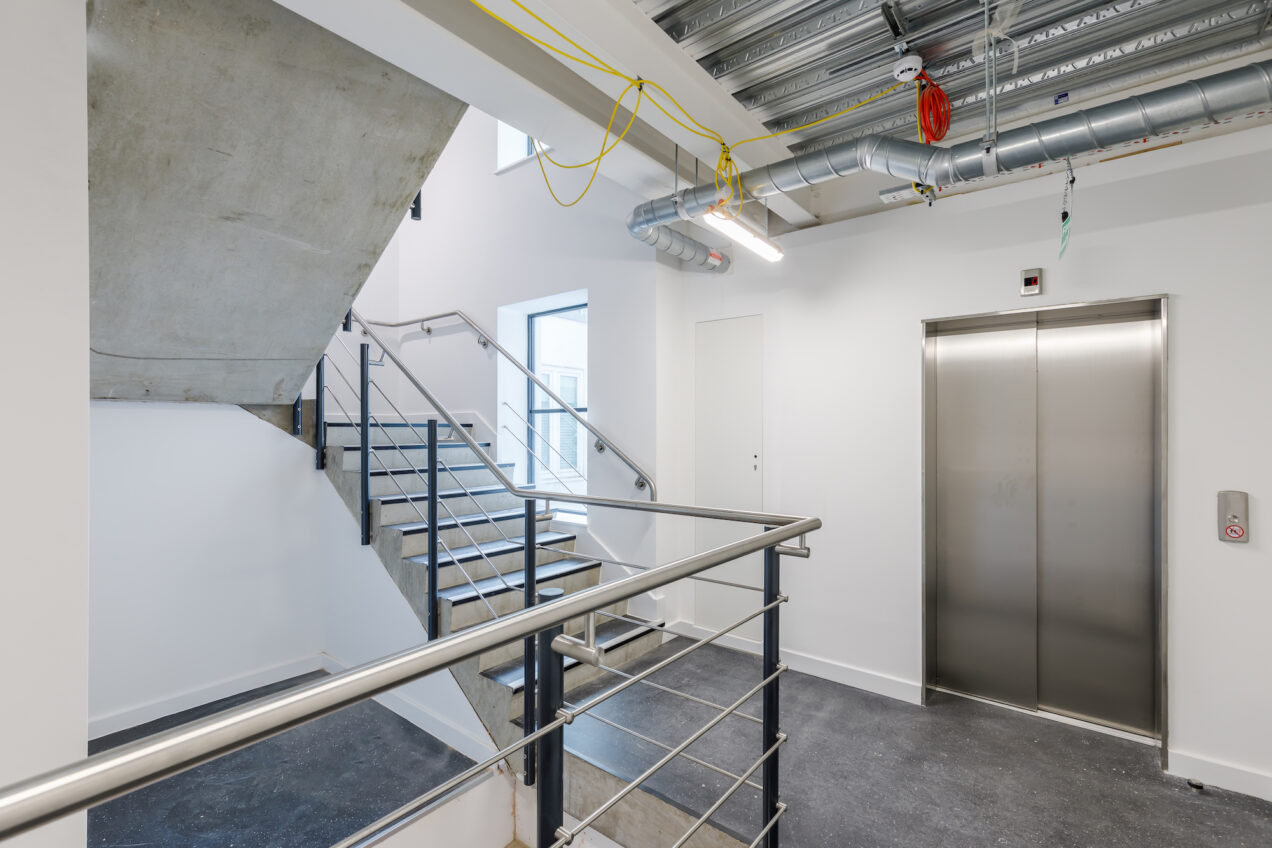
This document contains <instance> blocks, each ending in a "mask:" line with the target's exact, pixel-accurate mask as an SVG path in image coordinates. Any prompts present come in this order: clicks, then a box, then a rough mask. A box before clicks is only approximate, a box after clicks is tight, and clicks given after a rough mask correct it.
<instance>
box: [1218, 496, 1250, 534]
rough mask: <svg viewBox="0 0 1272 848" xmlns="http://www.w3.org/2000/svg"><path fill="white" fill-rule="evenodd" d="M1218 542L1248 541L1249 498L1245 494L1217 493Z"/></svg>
mask: <svg viewBox="0 0 1272 848" xmlns="http://www.w3.org/2000/svg"><path fill="white" fill-rule="evenodd" d="M1219 541H1221V542H1249V541H1250V496H1249V495H1248V494H1246V493H1245V492H1220V493H1219Z"/></svg>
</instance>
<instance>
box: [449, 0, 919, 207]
mask: <svg viewBox="0 0 1272 848" xmlns="http://www.w3.org/2000/svg"><path fill="white" fill-rule="evenodd" d="M469 2H471V3H472V4H473V5H474V6H476V7H477V8H478V9H480V10H481V11H483V12H485V13H486V14H487V15H489V16H490V17H492V18H494V19H495V20H496V21H499V22H500V23H501V24H503V25H504V26H506V27H508V28H509V29H511V30H512V31H513V32H515V33H517V34H518V35H520V36H522V37H523V38H525V39H526V40H528V41H530V42H532V43H534V44H537V45H539V46H540V47H542V48H543V49H545V50H549V51H551V52H553V53H556V54H557V55H559V56H562V57H564V58H566V59H570V60H571V61H574V62H578V63H579V64H580V65H583V66H584V67H587V68H591V69H592V70H595V71H599V72H601V73H603V74H608V75H610V76H615V77H618V78H619V79H622V80H624V81H626V82H627V84H628V85H627V87H626V88H625V89H623V92H622V93H621V94H620V95H619V96H618V99H617V100H615V101H614V109H613V111H612V112H611V113H610V120H609V124H608V125H607V126H606V128H605V135H604V136H603V137H602V140H601V152H600V153H599V154H597V155H596V156H595V157H594V158H592V159H589V160H588V161H586V162H580V163H579V164H577V165H564V164H562V163H560V162H557V161H556V160H554V159H553V158H552V157H551V156H549V155H548V154H547V152H546V151H544V150H542V149H541V146H540V145H539V142H538V141H537V140H535V141H534V152H535V158H536V159H537V160H538V162H539V171H540V172H541V173H542V174H543V180H544V183H545V184H546V185H547V187H548V193H549V194H551V195H552V199H553V200H555V201H556V202H557V203H559V204H561V205H562V206H573V205H575V204H576V203H578V202H579V201H580V200H582V199H583V197H584V196H586V194H587V193H588V191H589V190H590V189H591V187H592V183H593V182H594V181H595V180H596V175H597V174H598V173H599V171H600V166H601V161H602V160H603V159H604V158H605V157H606V156H608V155H609V154H610V153H611V152H612V151H613V150H614V148H615V147H617V146H618V144H619V143H620V142H621V141H622V140H623V138H624V137H625V136H626V135H627V132H628V130H630V129H631V128H632V125H633V123H634V122H635V120H636V114H637V112H638V111H639V110H640V106H641V104H642V103H643V102H646V101H648V102H649V103H652V104H653V106H654V108H656V109H657V110H658V111H660V112H662V113H663V114H664V115H666V116H667V117H668V118H669V119H670V120H671V121H672V122H673V123H675V124H676V125H677V126H679V127H680V128H681V129H684V130H686V131H687V132H690V133H692V134H694V135H696V136H699V137H701V138H705V139H709V140H711V141H715V142H717V143H718V144H719V145H720V157H719V159H718V160H717V161H716V167H715V179H714V182H715V188H716V191H717V192H718V191H721V186H722V185H723V186H727V187H728V193H727V194H725V196H724V197H722V198H720V199H719V200H718V201H717V203H716V204H715V209H716V210H717V211H719V212H721V213H724V211H725V208H726V207H727V206H728V205H729V204H730V203H731V202H732V201H733V199H734V198H735V197H736V198H737V199H738V208H737V211H736V212H734V213H731V214H730V217H733V215H736V214H738V213H740V212H741V211H742V204H743V203H745V200H746V198H745V192H744V190H743V187H742V173H741V171H739V170H738V166H737V163H736V162H735V161H734V160H733V156H732V152H733V150H734V148H736V147H738V146H739V145H742V144H749V143H750V142H752V141H764V140H766V139H770V138H777V137H778V136H782V135H786V134H787V133H793V132H799V131H800V130H805V129H808V128H809V127H815V126H817V125H818V124H821V123H825V122H826V121H830V120H833V119H835V118H838V117H840V116H842V115H846V114H848V113H849V112H851V111H852V110H854V109H858V108H860V107H862V106H864V105H866V104H867V103H872V102H874V101H875V100H878V99H879V98H880V97H883V96H884V95H886V94H889V93H891V92H892V91H895V90H896V89H897V87H898V86H900V85H902V84H903V83H900V82H898V83H897V84H896V85H893V86H891V87H889V88H886V89H884V90H883V91H881V92H879V93H878V94H875V95H873V96H871V97H868V98H866V99H865V100H862V101H861V102H860V103H855V104H853V105H852V106H849V107H848V108H847V109H842V110H840V111H838V112H835V113H834V114H831V115H827V116H826V117H824V118H819V119H818V120H816V121H809V122H808V123H806V124H801V125H799V126H797V127H789V128H788V129H784V130H781V131H779V132H775V133H770V134H769V135H761V136H756V137H755V138H748V139H744V140H742V141H739V142H737V143H736V144H732V145H730V144H728V143H727V142H726V141H725V140H724V136H722V135H721V134H720V133H719V132H718V131H716V130H714V129H711V128H710V127H708V126H706V125H705V124H702V123H700V122H699V121H698V119H696V118H695V117H694V116H693V115H692V114H690V112H689V110H687V109H685V107H684V106H682V105H680V102H679V101H678V100H676V98H675V97H674V96H673V95H672V94H671V92H669V91H667V90H666V89H665V88H663V87H662V86H661V85H659V84H658V83H656V82H652V81H651V80H643V79H640V78H639V77H636V78H633V77H629V76H628V75H627V74H624V73H623V72H621V71H619V70H618V69H616V68H614V67H613V66H612V65H610V64H609V63H608V62H606V61H605V60H604V59H601V58H600V57H599V56H597V55H596V54H594V53H592V52H591V51H589V50H588V49H587V48H585V47H583V46H582V45H581V44H579V43H578V42H577V41H575V40H574V39H572V38H570V37H569V36H568V35H566V34H565V33H563V32H561V31H560V30H559V29H557V28H556V27H554V26H552V24H550V23H548V22H547V21H546V20H544V19H543V18H542V17H540V16H539V15H538V14H536V13H535V12H534V11H532V10H531V9H530V8H529V7H527V6H526V5H525V4H524V3H522V2H521V0H511V2H512V3H513V5H515V6H516V7H517V8H519V9H521V10H522V11H523V12H525V13H526V14H527V15H529V16H530V17H531V18H533V19H534V20H536V21H537V22H538V23H540V24H541V25H542V26H544V27H546V28H547V29H548V30H550V31H551V32H552V33H553V34H555V35H556V36H557V37H558V38H560V39H561V40H563V41H565V42H566V43H567V44H568V45H570V46H571V47H573V48H574V49H575V50H577V51H579V53H582V54H583V55H584V56H586V57H587V59H583V58H580V57H579V56H577V55H574V54H572V53H570V52H568V51H566V50H562V49H561V48H559V47H556V46H554V45H552V44H549V43H548V42H546V41H544V40H542V39H540V38H536V37H535V36H533V35H531V34H530V33H528V32H526V31H525V30H523V29H521V28H520V27H518V26H517V25H516V24H513V23H512V22H511V21H508V20H506V19H505V18H503V17H501V16H500V15H498V14H496V13H495V12H493V11H491V10H490V9H489V8H487V7H486V6H484V5H483V4H482V3H481V2H479V0H469ZM588 59H590V60H591V61H588ZM917 84H918V83H917V81H916V86H917ZM633 86H635V87H636V89H637V96H636V105H635V106H634V107H633V108H632V114H631V117H630V118H629V119H628V121H627V125H626V126H625V127H624V128H623V132H622V133H621V134H619V135H618V136H617V137H616V138H615V139H614V143H613V144H609V145H608V146H606V145H607V144H608V142H609V137H610V135H611V134H612V133H613V129H614V121H615V119H616V117H617V115H618V109H619V106H620V104H621V103H622V100H623V98H624V97H626V96H627V92H629V91H631V89H632V87H633ZM646 86H648V87H649V88H651V89H653V90H654V91H657V92H658V93H660V94H662V95H663V96H664V97H666V98H667V100H668V101H670V103H671V104H672V105H673V106H674V107H675V108H676V109H677V110H678V111H679V112H680V113H681V114H682V115H684V116H685V118H687V119H688V120H689V122H690V123H692V124H693V125H694V126H696V127H697V128H698V129H694V128H693V127H691V126H689V125H688V124H686V123H685V122H684V121H682V120H680V119H679V118H677V117H676V116H675V115H673V114H672V113H671V112H670V111H669V110H668V109H667V108H666V107H664V106H663V105H662V104H661V103H659V102H658V100H657V99H656V98H655V97H654V96H653V95H652V94H646V92H645V90H644V89H645V87H646ZM917 96H918V94H917V89H916V98H917ZM916 110H917V107H916ZM919 134H920V137H922V129H921V128H920V130H919ZM544 159H547V160H548V162H550V163H551V164H553V165H555V166H556V167H558V168H585V167H587V166H588V165H592V166H593V168H592V176H591V178H590V179H589V180H588V182H587V185H586V186H585V187H584V189H583V192H582V193H581V194H580V195H579V196H578V197H576V198H575V199H574V200H572V201H570V202H569V203H565V202H563V201H562V200H561V199H560V198H559V197H557V194H556V191H555V190H554V189H553V188H552V183H551V181H550V180H549V179H548V172H547V169H546V168H545V167H544V165H543V160H544ZM735 186H736V187H735Z"/></svg>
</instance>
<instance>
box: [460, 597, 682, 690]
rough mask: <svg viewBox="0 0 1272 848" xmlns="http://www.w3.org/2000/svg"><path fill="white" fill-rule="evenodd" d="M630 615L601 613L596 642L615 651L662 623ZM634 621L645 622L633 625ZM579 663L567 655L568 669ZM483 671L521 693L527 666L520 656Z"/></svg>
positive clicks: (575, 634) (497, 681) (485, 674)
mask: <svg viewBox="0 0 1272 848" xmlns="http://www.w3.org/2000/svg"><path fill="white" fill-rule="evenodd" d="M627 618H629V619H632V621H622V620H620V619H617V618H605V617H604V616H601V617H600V618H599V619H598V621H597V625H596V644H597V645H599V646H601V647H602V648H605V649H606V650H615V649H617V648H621V647H622V646H623V645H626V644H627V643H628V642H631V641H634V640H636V639H639V638H640V637H641V636H644V635H645V634H646V633H650V632H652V631H654V629H655V628H658V627H662V626H663V622H661V621H649V620H647V619H643V618H641V617H640V616H635V615H628V616H627ZM634 621H639V622H642V623H641V624H634V623H633V622H634ZM571 635H574V636H578V635H579V634H577V633H574V634H571ZM578 664H579V661H578V660H576V659H574V658H573V657H566V658H565V662H564V665H565V668H566V669H567V670H568V669H571V668H573V667H574V666H576V665H578ZM607 665H609V663H607ZM482 674H483V675H484V676H486V677H489V678H490V679H491V680H493V681H495V682H496V683H502V684H503V685H504V686H507V687H508V688H509V689H510V690H512V691H513V692H520V691H522V689H524V688H525V665H524V660H523V659H522V658H520V657H518V658H515V659H511V660H508V661H507V662H505V663H500V664H499V665H497V666H494V667H493V668H488V669H486V670H485V671H483V672H482Z"/></svg>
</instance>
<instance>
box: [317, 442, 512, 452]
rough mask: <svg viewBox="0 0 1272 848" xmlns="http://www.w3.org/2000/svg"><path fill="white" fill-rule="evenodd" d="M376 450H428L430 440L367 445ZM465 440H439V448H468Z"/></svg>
mask: <svg viewBox="0 0 1272 848" xmlns="http://www.w3.org/2000/svg"><path fill="white" fill-rule="evenodd" d="M477 446H478V447H479V448H482V449H483V450H484V449H486V448H488V447H490V442H477ZM331 447H339V448H344V449H345V450H346V451H360V450H362V445H331ZM367 447H368V448H369V449H371V450H374V451H395V450H427V449H428V442H409V443H408V444H405V445H367ZM466 447H468V445H467V444H465V443H464V442H438V443H437V449H438V450H444V449H446V448H466Z"/></svg>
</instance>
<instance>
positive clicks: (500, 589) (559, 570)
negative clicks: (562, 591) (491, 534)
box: [437, 557, 601, 608]
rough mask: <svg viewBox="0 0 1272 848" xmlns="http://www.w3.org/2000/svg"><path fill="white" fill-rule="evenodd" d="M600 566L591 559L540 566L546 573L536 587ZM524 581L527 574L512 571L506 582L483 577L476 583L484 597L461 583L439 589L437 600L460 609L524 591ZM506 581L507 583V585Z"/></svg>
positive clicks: (538, 574) (570, 559) (537, 577)
mask: <svg viewBox="0 0 1272 848" xmlns="http://www.w3.org/2000/svg"><path fill="white" fill-rule="evenodd" d="M461 562H462V561H461ZM451 564H453V563H450V562H448V563H447V565H451ZM600 566H601V561H600V560H599V559H591V558H588V557H565V558H563V559H558V560H553V561H552V562H545V563H543V564H542V565H540V566H539V568H540V569H545V571H543V572H536V573H535V585H536V586H537V585H538V584H540V583H546V582H548V581H550V580H560V579H562V578H565V577H569V576H571V575H574V574H578V573H579V572H580V571H589V570H591V569H593V568H599V567H600ZM438 567H439V568H440V567H442V563H438ZM524 579H525V573H524V572H521V571H510V572H508V573H507V574H504V575H503V580H501V579H499V578H498V577H483V578H482V579H481V580H475V581H473V582H474V583H476V585H477V586H478V587H479V590H481V594H477V593H476V592H474V591H473V587H472V586H471V585H469V584H468V583H461V584H459V585H457V586H450V587H447V588H446V589H439V590H438V591H437V598H438V600H439V601H445V602H447V603H449V604H450V605H451V607H452V608H454V607H460V606H463V605H464V604H472V603H477V602H479V601H480V600H481V599H482V598H494V597H497V596H499V595H504V594H507V593H508V592H513V591H516V590H518V589H524V588H525V584H524V583H523V581H524ZM505 581H507V584H506V585H505ZM483 584H489V585H488V586H487V587H486V588H488V589H489V591H485V590H484V589H482V587H483ZM448 592H453V593H454V594H456V595H460V597H459V598H458V599H456V598H453V597H450V596H449V595H448V594H447V593H448Z"/></svg>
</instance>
